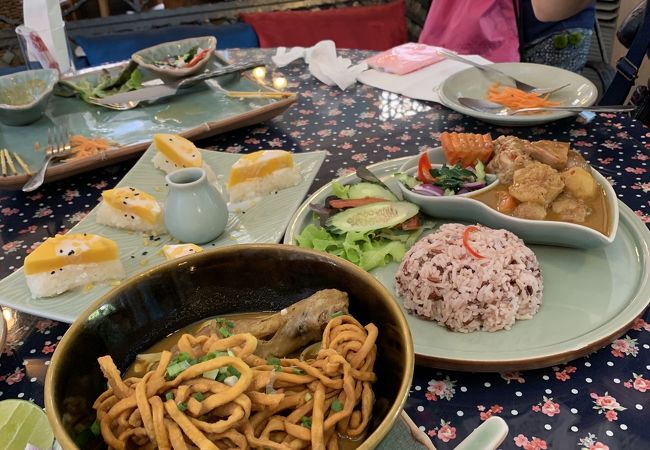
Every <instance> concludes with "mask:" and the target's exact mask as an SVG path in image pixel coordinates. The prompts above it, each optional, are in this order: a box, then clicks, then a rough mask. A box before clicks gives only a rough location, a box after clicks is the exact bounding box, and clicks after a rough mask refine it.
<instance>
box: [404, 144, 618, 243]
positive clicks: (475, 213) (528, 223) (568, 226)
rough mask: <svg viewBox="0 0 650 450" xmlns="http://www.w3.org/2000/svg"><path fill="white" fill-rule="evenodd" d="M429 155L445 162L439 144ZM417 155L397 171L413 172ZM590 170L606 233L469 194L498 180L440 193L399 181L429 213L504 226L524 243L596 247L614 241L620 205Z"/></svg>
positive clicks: (408, 197)
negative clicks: (503, 208) (524, 214)
mask: <svg viewBox="0 0 650 450" xmlns="http://www.w3.org/2000/svg"><path fill="white" fill-rule="evenodd" d="M428 155H429V160H430V161H431V164H432V165H436V164H442V163H444V162H445V155H444V152H443V151H442V147H436V148H434V149H431V150H429V152H428ZM418 159H419V155H418V156H415V157H413V158H412V159H409V160H408V161H407V162H406V163H404V164H403V165H402V166H401V167H400V168H399V172H403V173H410V174H413V173H414V171H415V170H416V168H417V165H418ZM591 173H592V175H593V177H594V179H595V180H596V182H597V183H598V184H599V185H600V186H601V187H602V188H603V190H604V192H605V202H606V207H607V212H608V214H609V232H608V234H603V233H600V232H599V231H596V230H594V229H592V228H589V227H587V226H584V225H580V224H577V223H571V222H560V221H554V220H532V219H520V218H518V217H513V216H509V215H507V214H503V213H501V212H499V211H497V210H496V209H493V208H491V207H490V206H488V205H486V204H485V203H482V202H480V201H478V200H476V199H474V198H472V197H473V196H476V195H479V194H480V193H483V192H486V191H488V190H490V189H493V188H495V187H496V186H497V185H498V184H499V183H498V182H494V183H490V184H489V185H488V186H486V187H485V188H482V189H479V190H477V191H474V192H470V193H467V194H462V195H454V196H442V197H435V196H428V195H422V194H418V193H416V192H413V191H411V190H410V189H408V188H407V187H406V186H404V185H403V184H402V183H400V189H401V190H402V193H403V194H404V198H405V199H406V200H408V201H410V202H411V203H415V204H416V205H418V206H419V207H420V209H421V211H422V212H424V213H425V214H427V215H428V216H431V217H436V218H441V219H453V220H464V221H470V222H477V223H481V224H483V225H487V226H489V227H492V228H504V229H506V230H510V231H512V232H513V233H515V234H516V235H517V236H519V237H520V238H522V239H523V240H524V241H525V242H526V243H527V244H546V245H559V246H563V247H574V248H597V247H603V246H605V245H608V244H611V243H612V242H613V241H614V238H615V237H616V231H617V229H618V220H619V206H618V201H617V199H616V193H615V192H614V189H613V188H612V186H611V185H610V184H609V182H608V181H607V179H606V178H605V177H603V176H602V175H601V174H600V173H598V171H596V170H592V172H591ZM488 181H489V178H488Z"/></svg>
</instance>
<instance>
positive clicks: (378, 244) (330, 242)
mask: <svg viewBox="0 0 650 450" xmlns="http://www.w3.org/2000/svg"><path fill="white" fill-rule="evenodd" d="M295 240H296V243H297V244H298V246H300V247H305V248H313V249H315V250H320V251H323V252H327V253H330V254H332V255H336V256H338V257H340V258H343V259H347V260H348V261H350V262H352V263H354V264H356V265H358V266H359V267H361V268H362V269H364V270H372V269H374V268H376V267H381V266H385V265H386V264H388V263H390V262H391V261H396V262H399V261H401V259H402V257H403V256H404V253H406V246H405V245H404V242H401V241H400V240H391V239H385V238H377V237H376V236H375V235H374V234H373V233H372V232H369V233H360V232H350V233H346V234H343V235H333V234H330V233H329V232H328V231H327V230H325V229H323V228H318V227H317V226H316V225H314V224H309V225H307V226H306V227H305V228H304V229H303V230H302V232H301V233H300V234H298V235H296V237H295Z"/></svg>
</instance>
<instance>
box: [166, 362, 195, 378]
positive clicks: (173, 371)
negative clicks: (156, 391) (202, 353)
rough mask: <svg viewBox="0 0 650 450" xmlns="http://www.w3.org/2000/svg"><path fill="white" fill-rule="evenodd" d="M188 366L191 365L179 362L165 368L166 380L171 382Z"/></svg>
mask: <svg viewBox="0 0 650 450" xmlns="http://www.w3.org/2000/svg"><path fill="white" fill-rule="evenodd" d="M190 366H191V364H190V363H189V361H181V362H177V363H175V364H170V365H169V366H167V372H166V376H167V379H169V380H173V379H174V378H176V377H177V376H178V374H179V373H181V372H182V371H184V370H185V369H187V368H188V367H190Z"/></svg>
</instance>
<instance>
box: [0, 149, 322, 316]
mask: <svg viewBox="0 0 650 450" xmlns="http://www.w3.org/2000/svg"><path fill="white" fill-rule="evenodd" d="M201 152H202V153H203V160H204V161H205V162H206V163H207V164H208V165H209V166H210V167H211V168H212V170H213V171H214V172H215V174H216V175H217V180H218V181H223V182H225V180H226V178H227V176H228V173H229V172H230V167H232V165H233V164H234V163H235V162H236V161H237V160H238V159H239V158H240V156H241V155H237V154H232V153H222V152H215V151H209V150H201ZM155 153H156V150H155V148H153V146H151V147H150V148H149V149H148V150H147V151H146V152H145V153H144V154H143V155H142V157H141V158H140V159H139V160H138V161H137V162H136V164H135V166H134V167H133V169H131V170H130V171H129V172H128V173H127V174H126V175H125V176H124V178H123V179H122V180H121V181H120V182H119V183H118V184H117V186H131V187H135V188H138V189H141V190H143V191H145V192H147V193H149V194H151V195H153V196H154V197H156V199H157V200H158V201H161V202H164V200H165V198H166V196H167V191H168V190H167V187H165V174H164V173H163V172H162V171H160V170H158V169H156V168H154V166H153V163H152V162H151V158H152V157H153V156H154V155H155ZM324 158H325V152H324V151H318V152H308V153H296V154H294V162H295V165H296V167H297V168H298V170H299V171H300V174H301V175H302V181H301V182H300V184H298V185H296V186H293V187H290V188H287V189H282V190H279V191H277V192H276V193H274V194H271V195H268V196H266V197H263V198H262V199H260V200H258V201H256V202H255V203H254V204H252V205H251V206H250V207H248V208H247V209H246V210H245V211H239V210H237V211H231V212H230V215H229V217H228V224H227V225H226V231H224V233H223V234H222V235H221V236H219V237H218V238H217V239H215V240H214V241H212V242H209V243H207V244H204V245H202V247H203V248H204V249H205V250H209V249H211V248H215V247H224V246H227V245H234V244H246V243H275V242H280V240H281V239H282V235H283V234H284V230H285V229H286V227H287V224H288V222H289V220H290V218H291V216H292V215H293V213H294V212H295V211H296V209H297V208H298V207H299V206H300V202H301V201H302V200H303V198H305V195H306V194H307V191H308V190H309V187H310V186H311V184H312V182H313V180H314V177H315V176H316V173H317V172H318V169H319V168H320V166H321V164H322V163H323V160H324ZM96 214H97V208H95V209H93V210H92V211H91V212H90V213H89V214H88V215H87V216H86V217H85V218H84V219H83V220H81V221H80V222H79V223H78V224H77V225H76V226H74V227H73V228H72V229H71V230H70V232H71V233H95V234H99V235H101V236H104V237H107V238H109V239H113V240H114V241H115V242H117V245H118V248H119V251H120V260H121V261H122V263H123V264H124V269H125V271H126V274H127V277H128V276H132V275H135V274H137V273H139V272H143V271H145V270H147V269H149V268H151V267H153V266H155V265H157V264H160V263H162V262H163V261H164V260H165V258H164V257H163V255H162V246H163V245H164V244H170V243H172V244H175V243H178V242H176V241H173V239H172V238H171V236H169V235H167V234H164V235H160V236H158V237H153V236H151V237H149V236H146V235H145V234H143V233H138V232H130V231H125V230H120V229H117V228H112V227H109V226H106V225H99V224H97V223H96V222H95V216H96ZM112 287H113V286H112V285H110V284H109V285H105V284H104V285H101V284H97V285H94V286H87V287H81V288H77V289H74V290H71V291H68V292H65V293H63V294H61V295H58V296H56V297H51V298H41V299H33V298H32V297H31V295H30V292H29V289H28V288H27V284H26V282H25V276H24V274H23V269H22V268H21V269H19V270H17V271H16V272H14V273H12V274H11V275H9V276H8V277H6V278H4V279H3V280H1V281H0V304H1V305H5V306H9V307H11V308H14V309H17V310H20V311H25V312H27V313H30V314H35V315H37V316H41V317H48V318H51V319H55V320H60V321H63V322H73V321H74V320H75V319H76V318H77V316H78V315H79V314H81V313H82V312H83V311H84V310H85V309H86V308H87V307H88V305H90V304H91V303H92V302H94V301H95V300H97V299H98V298H99V297H100V296H102V295H103V294H105V293H106V292H108V291H109V290H110V289H111V288H112Z"/></svg>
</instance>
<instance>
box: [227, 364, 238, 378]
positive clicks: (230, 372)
mask: <svg viewBox="0 0 650 450" xmlns="http://www.w3.org/2000/svg"><path fill="white" fill-rule="evenodd" d="M226 372H227V373H228V375H229V376H231V377H237V378H239V377H240V376H241V373H239V370H237V369H235V368H234V367H233V366H228V367H227V368H226Z"/></svg>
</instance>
